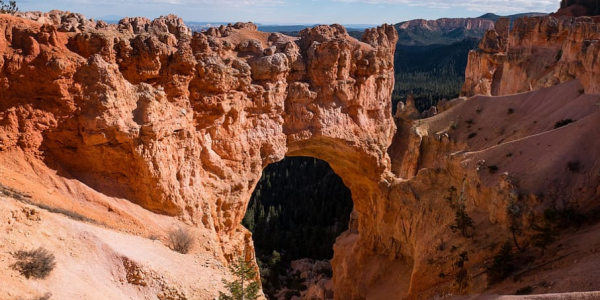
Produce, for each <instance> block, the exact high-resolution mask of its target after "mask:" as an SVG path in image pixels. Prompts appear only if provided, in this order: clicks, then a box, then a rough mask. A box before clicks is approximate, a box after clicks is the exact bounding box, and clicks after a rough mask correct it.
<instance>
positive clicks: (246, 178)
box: [0, 13, 396, 259]
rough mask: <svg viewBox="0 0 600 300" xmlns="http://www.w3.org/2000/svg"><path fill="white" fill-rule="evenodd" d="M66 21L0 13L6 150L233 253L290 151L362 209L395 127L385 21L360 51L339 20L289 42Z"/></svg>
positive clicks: (139, 24)
mask: <svg viewBox="0 0 600 300" xmlns="http://www.w3.org/2000/svg"><path fill="white" fill-rule="evenodd" d="M50 15H51V16H54V15H57V14H50ZM58 15H61V14H58ZM65 15H70V14H68V13H65ZM80 19H84V18H79V19H77V20H80ZM37 21H40V19H38V20H37ZM42 23H43V25H42ZM67 23H68V24H71V19H70V18H67V19H65V20H63V19H61V23H60V24H58V21H56V23H55V22H54V21H53V22H52V23H51V24H50V23H49V22H46V21H41V22H32V21H28V20H25V19H22V18H15V17H11V16H2V17H0V32H5V33H6V34H4V35H1V36H0V57H1V59H0V70H1V71H0V85H1V86H2V91H3V92H2V93H1V94H0V120H1V121H0V124H1V126H0V145H1V146H0V149H1V151H2V152H1V155H5V156H10V155H13V154H12V153H15V152H23V153H26V155H28V156H30V157H32V159H37V160H42V161H43V162H44V163H45V164H46V165H47V166H48V167H50V168H52V169H54V170H56V172H57V173H58V174H61V176H67V177H69V178H74V179H76V180H78V181H81V182H83V183H85V184H86V185H88V186H90V187H92V188H93V189H94V190H96V191H97V192H98V193H101V194H104V195H106V196H110V197H115V198H120V199H127V200H129V201H131V202H133V203H135V204H137V205H139V206H141V207H143V208H145V209H147V210H150V211H152V212H155V213H157V214H161V215H166V216H171V217H176V218H177V219H180V220H183V221H185V222H187V223H188V224H194V225H195V226H197V227H200V228H204V229H209V230H210V231H212V232H213V234H214V235H213V239H214V240H215V242H217V243H218V244H220V245H221V247H220V249H219V250H218V252H217V253H215V255H216V256H217V257H221V258H223V257H224V258H226V259H232V258H233V257H234V256H235V255H237V254H236V253H241V251H242V249H243V248H244V247H251V243H250V239H249V233H248V232H247V230H245V229H244V228H243V227H242V226H241V225H240V222H241V219H242V217H243V216H244V213H245V209H246V206H247V202H248V200H249V199H250V195H251V193H252V190H253V188H254V186H255V184H256V182H257V180H258V179H259V178H260V175H261V172H262V169H263V168H264V167H266V165H268V164H269V163H271V162H275V161H278V160H281V159H282V158H283V157H284V156H285V155H310V156H314V157H318V158H322V159H325V160H327V161H328V162H329V163H330V164H331V165H332V167H333V168H334V170H336V172H338V174H341V175H342V177H343V178H344V180H345V182H346V183H347V184H348V186H349V187H351V188H352V189H355V190H356V196H355V203H356V209H357V210H358V211H364V210H366V209H368V207H369V206H370V203H369V202H370V201H371V199H370V195H369V191H371V190H373V189H374V188H376V187H377V185H378V184H379V181H380V180H381V174H384V173H385V172H386V170H387V169H388V168H389V163H390V162H389V158H388V156H387V153H386V149H387V146H388V145H389V143H390V142H391V138H392V136H393V134H394V130H395V127H394V125H393V121H392V117H391V115H390V111H391V108H390V104H389V101H388V100H389V97H390V93H391V90H392V87H393V83H394V75H393V53H394V47H395V44H396V32H395V30H394V28H393V27H392V26H387V25H384V26H382V27H378V28H373V29H370V30H368V31H367V32H365V35H364V38H363V41H362V42H360V41H357V40H355V39H353V38H351V37H349V36H348V34H347V32H346V30H345V29H344V28H343V27H342V26H339V25H333V26H317V27H315V28H311V29H307V30H304V31H302V32H301V33H300V37H299V38H298V39H295V38H291V37H287V36H283V35H280V34H268V33H262V32H258V31H256V26H255V25H253V24H243V23H239V24H234V25H230V26H223V27H221V28H218V29H211V30H208V31H205V32H202V33H195V34H194V35H192V34H191V33H190V31H189V30H188V29H187V27H185V26H184V25H183V23H182V22H181V20H180V19H178V18H175V17H173V16H167V17H161V18H159V19H156V20H153V21H149V20H147V19H144V18H131V19H124V20H122V21H121V22H120V24H119V26H118V31H117V30H114V28H95V29H92V28H91V27H86V26H83V27H82V26H74V27H76V28H77V30H76V31H75V32H69V33H68V34H65V33H62V32H61V31H60V30H59V28H62V27H63V25H65V24H67ZM73 25H75V24H74V23H73ZM69 31H71V30H69ZM363 213H366V211H364V212H363Z"/></svg>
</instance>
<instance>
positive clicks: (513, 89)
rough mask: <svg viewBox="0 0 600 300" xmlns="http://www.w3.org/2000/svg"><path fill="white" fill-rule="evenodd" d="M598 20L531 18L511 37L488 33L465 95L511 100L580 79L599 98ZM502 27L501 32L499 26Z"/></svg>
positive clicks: (474, 56)
mask: <svg viewBox="0 0 600 300" xmlns="http://www.w3.org/2000/svg"><path fill="white" fill-rule="evenodd" d="M598 21H599V20H598V19H597V18H590V17H580V18H570V17H562V18H555V17H551V16H549V17H533V18H522V19H519V20H517V21H515V23H514V26H513V29H512V30H511V32H510V34H509V35H508V36H507V37H503V36H502V35H501V34H498V33H497V32H496V31H488V33H487V34H486V36H485V37H484V39H483V40H482V41H481V44H480V50H481V51H471V53H470V54H469V61H468V65H467V69H466V74H465V76H466V79H465V83H464V85H463V88H462V92H461V94H462V95H465V96H472V95H476V94H483V95H509V94H514V93H520V92H526V91H532V90H537V89H540V88H543V87H549V86H553V85H555V84H557V83H560V82H565V81H569V80H572V79H575V78H577V79H579V80H580V81H581V83H582V84H583V86H584V88H585V91H586V92H588V93H598V92H600V85H599V84H598V82H600V69H599V68H598V64H596V63H594V61H595V58H596V57H597V56H598V53H599V51H600V48H598V47H597V43H596V42H595V41H596V40H598V39H599V38H600V25H599V24H600V23H598ZM497 27H498V26H497Z"/></svg>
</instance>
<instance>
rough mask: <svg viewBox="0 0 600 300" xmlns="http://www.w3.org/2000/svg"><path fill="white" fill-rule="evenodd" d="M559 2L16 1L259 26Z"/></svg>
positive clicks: (390, 19) (528, 8)
mask: <svg viewBox="0 0 600 300" xmlns="http://www.w3.org/2000/svg"><path fill="white" fill-rule="evenodd" d="M559 3H560V0H531V1H526V0H491V1H474V0H446V1H437V0H420V1H417V0H323V1H317V0H221V1H214V0H119V1H116V0H96V1H92V0H56V1H48V0H20V1H19V0H17V4H18V6H19V9H20V10H22V11H32V10H34V11H44V12H47V11H50V10H52V9H60V10H69V11H72V12H79V13H82V14H84V15H85V16H86V17H88V18H94V19H102V18H104V17H105V16H120V17H134V16H143V17H148V18H156V17H158V16H161V15H167V14H175V15H178V16H179V17H181V18H183V19H184V20H185V21H189V22H213V23H217V22H237V21H252V22H255V23H262V24H281V25H292V24H331V23H341V24H382V23H398V22H402V21H407V20H412V19H438V18H444V17H449V18H459V17H464V18H466V17H478V16H480V15H483V14H485V13H488V12H491V13H495V14H498V15H509V14H517V13H525V12H543V13H548V12H553V11H556V10H557V9H558V7H559Z"/></svg>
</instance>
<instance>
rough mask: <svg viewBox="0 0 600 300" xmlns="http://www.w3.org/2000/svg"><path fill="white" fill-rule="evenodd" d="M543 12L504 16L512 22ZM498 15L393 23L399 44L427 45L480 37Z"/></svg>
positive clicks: (492, 24) (446, 43)
mask: <svg viewBox="0 0 600 300" xmlns="http://www.w3.org/2000/svg"><path fill="white" fill-rule="evenodd" d="M546 15H547V14H545V13H538V12H530V13H522V14H516V15H510V16H506V17H508V18H509V19H510V22H511V26H512V23H513V22H514V21H515V20H516V19H518V18H521V17H540V16H546ZM500 17H502V16H499V15H496V14H493V13H487V14H485V15H482V16H479V17H477V18H442V19H437V20H423V19H417V20H410V21H405V22H401V23H398V24H396V25H394V26H395V27H396V30H397V31H398V36H399V40H398V43H399V44H400V45H406V46H428V45H434V44H443V45H449V44H453V43H456V42H459V41H462V40H464V39H466V38H481V37H483V35H484V34H485V32H486V31H487V30H490V29H494V22H496V21H497V20H498V19H499V18H500Z"/></svg>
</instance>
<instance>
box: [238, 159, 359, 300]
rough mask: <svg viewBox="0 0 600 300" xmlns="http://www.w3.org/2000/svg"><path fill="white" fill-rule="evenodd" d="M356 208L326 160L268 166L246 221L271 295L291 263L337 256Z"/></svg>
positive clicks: (253, 195) (264, 283)
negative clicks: (335, 251) (335, 248)
mask: <svg viewBox="0 0 600 300" xmlns="http://www.w3.org/2000/svg"><path fill="white" fill-rule="evenodd" d="M352 206H353V205H352V196H351V193H350V190H349V189H348V188H347V187H346V186H345V185H344V183H343V182H342V180H341V178H340V177H339V176H338V175H336V174H335V173H334V172H333V170H332V169H331V167H330V166H329V164H328V163H327V162H325V161H322V160H319V159H316V158H310V157H286V158H285V159H284V160H282V161H280V162H278V163H273V164H271V165H269V166H267V168H265V170H264V171H263V174H262V177H261V179H260V181H259V182H258V184H257V186H256V189H255V190H254V193H253V194H252V198H251V199H250V203H249V204H248V210H247V212H246V215H245V217H244V220H243V222H242V223H243V225H244V226H245V227H246V228H248V229H249V230H250V231H252V238H253V241H254V246H255V248H256V255H257V259H258V263H259V265H260V266H261V275H263V280H262V281H263V288H264V290H265V293H266V294H267V296H269V294H274V293H275V292H276V291H278V290H280V289H281V288H282V287H283V285H285V282H280V281H279V280H278V278H279V275H285V273H286V269H288V268H289V267H290V262H291V261H293V260H297V259H301V258H312V259H316V260H329V259H331V258H332V257H333V244H334V242H335V239H336V238H337V237H338V236H339V235H340V234H341V233H342V232H344V231H345V230H347V229H348V222H349V217H350V213H351V212H352ZM266 269H268V270H266Z"/></svg>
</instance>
